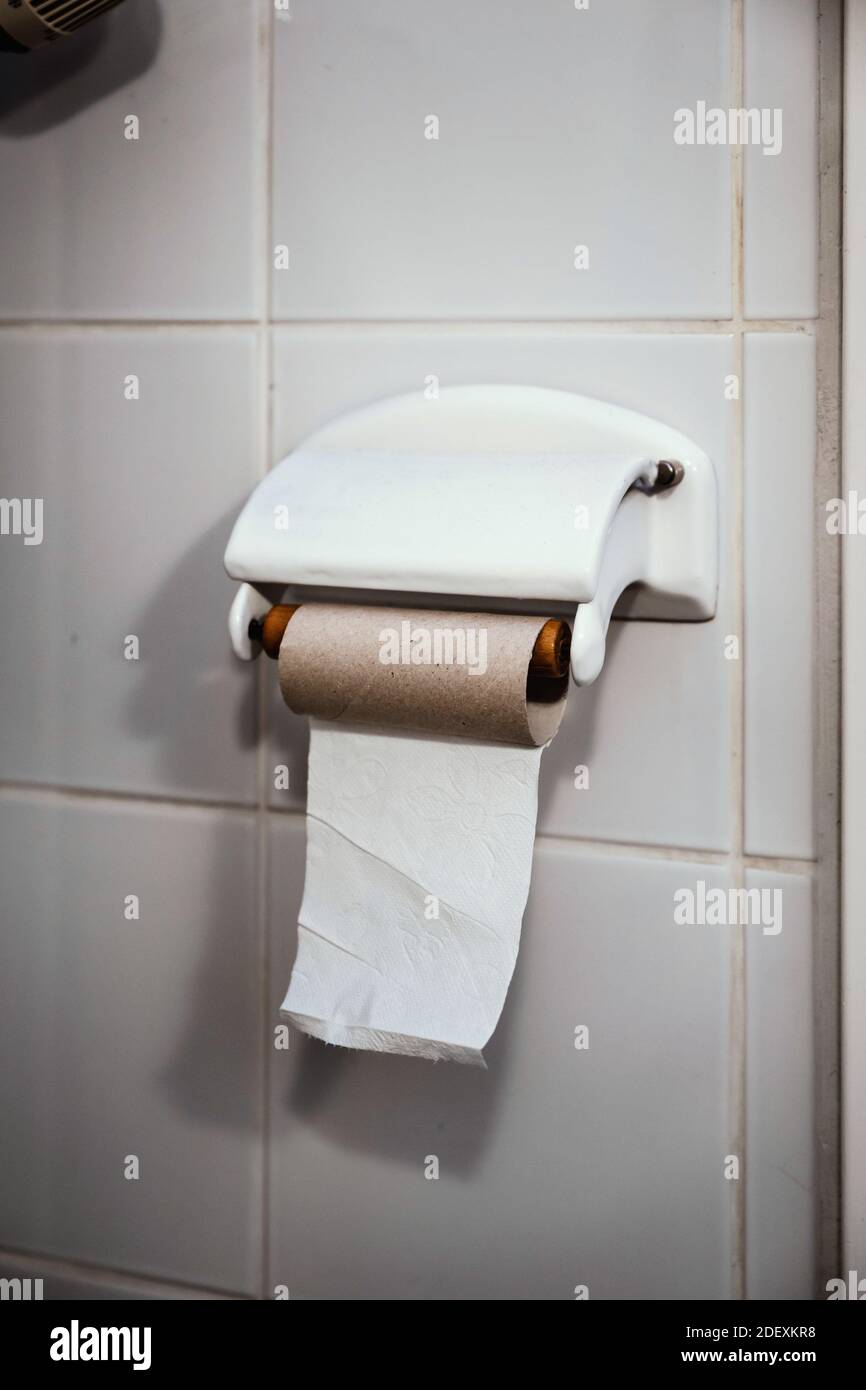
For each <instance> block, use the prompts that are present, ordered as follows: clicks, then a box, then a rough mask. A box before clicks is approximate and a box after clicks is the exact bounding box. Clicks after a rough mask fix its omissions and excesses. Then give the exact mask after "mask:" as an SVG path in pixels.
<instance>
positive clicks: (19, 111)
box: [0, 0, 162, 138]
mask: <svg viewBox="0 0 866 1390" xmlns="http://www.w3.org/2000/svg"><path fill="white" fill-rule="evenodd" d="M161 37H162V13H161V10H160V5H159V0H127V3H126V4H125V5H124V6H123V7H122V8H121V9H120V10H119V11H118V12H117V13H114V14H109V15H105V16H104V17H103V18H101V19H97V20H96V21H95V22H94V23H93V24H89V25H86V26H85V28H83V29H82V30H81V31H80V33H78V34H73V35H72V36H71V37H69V38H64V39H61V40H59V41H58V42H57V43H53V44H48V45H47V46H46V47H45V48H40V49H37V50H36V51H35V52H34V53H29V54H5V53H4V54H2V55H0V129H2V131H3V133H4V134H5V135H11V136H15V137H18V138H26V137H27V136H30V135H39V134H40V133H41V132H42V131H45V130H50V129H51V128H52V127H53V126H57V125H62V124H63V123H64V122H65V121H68V120H70V119H71V118H72V117H73V116H76V115H77V114H78V112H79V111H83V110H85V109H86V107H88V106H93V105H95V104H96V102H99V101H101V100H102V99H103V97H106V96H109V95H110V94H111V93H112V92H116V91H118V90H119V89H120V88H121V87H125V86H126V85H127V84H128V83H130V82H133V81H135V79H136V78H137V77H140V76H141V75H142V73H145V72H147V70H148V68H149V67H151V66H152V64H153V62H154V59H155V58H156V55H157V53H158V52H159V45H160V40H161Z"/></svg>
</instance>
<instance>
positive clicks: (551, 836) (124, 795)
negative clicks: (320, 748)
mask: <svg viewBox="0 0 866 1390" xmlns="http://www.w3.org/2000/svg"><path fill="white" fill-rule="evenodd" d="M260 669H262V670H264V671H265V678H264V687H265V697H266V705H267V692H268V688H269V687H268V684H267V670H268V669H270V668H264V667H262V668H260ZM253 678H254V679H255V675H254V676H253ZM267 752H269V750H266V753H265V756H267ZM257 756H258V755H257ZM256 770H257V775H258V762H257V765H256ZM268 791H269V782H267V778H266V787H265V798H264V805H263V806H262V805H260V804H259V801H258V799H257V800H256V801H255V802H246V803H245V802H242V801H199V800H196V799H194V798H192V797H171V796H167V795H160V794H156V793H155V794H153V795H151V794H148V793H145V792H115V791H107V790H100V789H98V788H87V787H81V788H79V787H63V786H59V785H51V784H48V783H39V782H12V781H4V780H2V779H0V802H2V801H3V800H6V799H11V798H15V797H18V798H20V799H22V800H26V801H37V802H39V801H45V802H49V803H55V804H57V805H61V806H62V805H64V804H68V805H69V807H70V808H72V807H74V806H78V805H80V804H81V803H82V802H83V803H87V802H92V803H93V804H95V805H96V806H99V807H103V808H105V807H109V806H111V807H115V808H121V807H125V808H127V809H129V810H133V809H136V808H140V809H142V810H166V811H179V812H181V814H183V813H185V812H189V813H190V814H192V815H198V814H200V813H205V814H215V813H220V812H227V813H228V814H229V815H238V816H244V817H258V815H259V813H260V811H262V810H264V812H265V814H266V817H268V818H270V817H275V818H276V819H277V820H283V821H291V820H293V819H295V818H297V819H298V820H299V821H300V820H303V819H304V818H305V817H306V811H305V809H304V808H303V807H301V806H293V807H289V806H286V807H283V808H281V807H278V806H271V805H270V804H269V802H268V800H267V794H268ZM269 823H270V821H269ZM536 840H537V841H538V842H541V843H544V844H548V845H552V846H559V847H561V848H564V847H568V848H571V849H575V850H577V851H578V852H580V853H584V854H589V853H599V854H623V853H629V852H633V853H635V854H638V855H640V856H641V857H642V858H645V859H658V860H661V861H663V862H668V863H694V864H721V865H726V864H727V865H729V864H730V862H731V856H732V851H731V850H724V849H710V848H709V847H708V846H706V845H668V844H661V843H659V844H651V843H649V842H648V841H642V840H605V839H600V838H597V837H594V836H591V835H567V834H563V833H559V832H557V831H552V830H539V831H538V832H537V834H536ZM744 862H745V864H746V865H747V867H748V868H750V869H766V870H767V871H769V872H775V873H780V874H810V873H814V871H815V869H816V868H817V860H815V859H809V858H805V857H804V858H799V859H798V858H791V857H787V856H782V855H769V854H768V855H762V854H746V855H744Z"/></svg>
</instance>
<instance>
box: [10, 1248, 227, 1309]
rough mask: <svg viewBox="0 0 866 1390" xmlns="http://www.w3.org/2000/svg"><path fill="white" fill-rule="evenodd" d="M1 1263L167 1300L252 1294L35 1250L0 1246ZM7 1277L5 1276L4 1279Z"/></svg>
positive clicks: (29, 1273) (29, 1274)
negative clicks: (178, 1295) (191, 1295)
mask: <svg viewBox="0 0 866 1390" xmlns="http://www.w3.org/2000/svg"><path fill="white" fill-rule="evenodd" d="M0 1264H2V1265H3V1266H4V1267H5V1268H6V1269H14V1270H15V1271H16V1274H17V1275H18V1277H23V1278H31V1279H33V1278H35V1279H49V1278H51V1277H52V1276H53V1277H54V1278H57V1279H81V1280H86V1281H87V1282H88V1283H93V1284H97V1285H100V1286H102V1287H112V1288H116V1287H117V1286H118V1285H122V1286H123V1287H124V1288H125V1290H126V1291H127V1292H130V1293H131V1292H133V1290H136V1289H138V1290H139V1291H140V1292H142V1293H144V1292H149V1293H158V1294H160V1295H161V1296H163V1297H169V1296H170V1295H171V1293H172V1291H174V1292H176V1293H187V1294H188V1293H198V1294H201V1295H202V1297H203V1298H207V1299H231V1300H238V1299H241V1300H243V1301H244V1302H246V1301H248V1300H249V1299H250V1298H251V1297H252V1295H251V1294H249V1293H241V1292H240V1291H235V1290H233V1289H218V1288H214V1287H212V1286H210V1285H208V1284H199V1283H195V1282H194V1281H190V1282H187V1281H186V1280H183V1279H168V1278H163V1277H162V1276H161V1275H159V1274H142V1273H140V1272H139V1271H137V1270H131V1269H125V1268H124V1267H123V1266H121V1265H112V1264H107V1263H103V1262H102V1261H98V1260H97V1261H94V1262H93V1263H91V1262H89V1261H87V1260H81V1259H78V1258H68V1259H64V1258H63V1257H62V1256H58V1255H52V1254H49V1253H47V1252H46V1253H42V1252H40V1251H39V1250H35V1249H30V1248H28V1249H26V1250H23V1249H16V1248H15V1247H14V1246H8V1245H4V1246H0ZM7 1277H8V1276H7Z"/></svg>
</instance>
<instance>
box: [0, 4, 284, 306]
mask: <svg viewBox="0 0 866 1390" xmlns="http://www.w3.org/2000/svg"><path fill="white" fill-rule="evenodd" d="M263 8H265V9H266V8H267V7H266V6H265V7H263V6H262V5H261V4H260V3H258V0H207V4H206V5H204V6H202V5H201V4H199V3H198V0H171V3H170V4H164V3H161V0H134V3H132V4H129V5H124V6H123V8H122V9H121V10H119V11H118V12H117V14H110V15H106V16H105V17H104V18H103V19H100V20H99V21H98V22H97V23H96V24H94V25H93V26H92V27H88V28H87V29H86V30H83V31H82V32H81V33H80V34H76V35H75V36H74V37H73V38H71V39H69V40H64V41H63V42H62V43H59V44H57V45H49V46H48V48H46V49H42V50H40V51H38V52H36V53H34V54H32V55H30V56H28V57H26V58H21V57H20V56H18V55H8V54H3V55H2V56H0V89H2V97H0V116H2V119H0V176H2V181H3V195H4V197H3V201H4V212H3V219H2V223H0V261H2V264H3V265H4V266H5V267H6V271H7V273H6V274H4V276H3V287H2V290H0V315H2V316H3V317H5V318H53V319H69V318H76V319H95V318H107V319H116V318H125V319H130V318H132V319H135V318H159V319H168V318H172V319H198V318H204V319H214V318H217V319H218V318H242V317H243V318H253V317H255V316H256V315H257V314H258V313H259V311H260V304H261V300H260V288H261V287H262V285H263V284H264V273H263V258H264V256H265V255H266V247H265V242H266V234H265V229H264V227H263V226H262V222H261V213H262V209H263V207H264V199H263V196H262V188H263V179H264V141H263V139H262V138H261V135H260V123H261V119H262V112H263V96H262V92H263V81H262V74H261V71H260V63H261V59H260V56H259V25H260V22H262V20H263V15H262V11H263ZM129 117H135V118H136V119H137V120H138V123H139V124H138V138H137V139H129V138H127V134H132V133H134V127H133V126H132V125H131V124H130V123H129Z"/></svg>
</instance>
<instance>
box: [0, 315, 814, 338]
mask: <svg viewBox="0 0 866 1390" xmlns="http://www.w3.org/2000/svg"><path fill="white" fill-rule="evenodd" d="M267 322H268V325H269V327H270V328H271V329H280V330H282V331H283V332H292V331H303V332H314V333H321V334H323V335H324V334H328V333H346V334H349V333H360V332H364V333H369V334H370V335H371V336H373V335H374V334H375V333H377V332H379V333H383V334H384V333H425V334H428V335H429V336H436V335H437V334H438V335H439V336H442V337H445V336H447V335H448V334H452V333H463V332H467V331H469V332H473V333H486V334H487V335H488V336H489V337H494V336H495V335H496V334H497V333H503V332H507V333H509V334H511V335H519V334H521V333H523V334H525V335H526V336H529V335H531V334H537V333H544V334H545V335H546V336H548V337H556V336H557V334H558V335H559V336H560V337H567V338H576V337H580V336H581V335H582V334H586V335H591V336H594V335H598V336H608V337H615V336H617V335H620V334H629V333H633V334H647V335H650V334H653V333H657V334H659V335H664V336H670V337H689V336H699V335H702V334H708V335H720V336H724V335H726V334H730V333H732V332H734V331H735V329H736V322H735V320H734V319H733V318H717V319H712V318H710V319H640V318H635V319H497V318H485V319H273V318H268V319H267ZM743 322H744V324H745V327H746V329H747V331H748V332H750V333H802V334H805V335H807V336H814V335H815V334H816V332H817V325H818V319H817V318H814V319H809V318H791V319H744V321H743ZM261 326H262V318H261V317H260V318H249V319H244V318H241V319H6V320H0V336H2V334H4V333H9V334H13V333H18V334H21V333H23V334H25V335H27V336H33V337H36V336H48V335H50V334H52V333H63V334H67V335H74V334H76V333H77V334H80V335H81V336H86V335H89V334H93V335H94V336H98V335H99V334H101V333H107V334H111V333H118V334H119V333H166V332H171V333H178V334H183V333H189V334H190V336H193V335H200V334H203V333H211V332H217V333H220V332H223V333H231V332H237V333H241V332H246V333H255V332H256V331H257V330H259V329H260V328H261Z"/></svg>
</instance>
